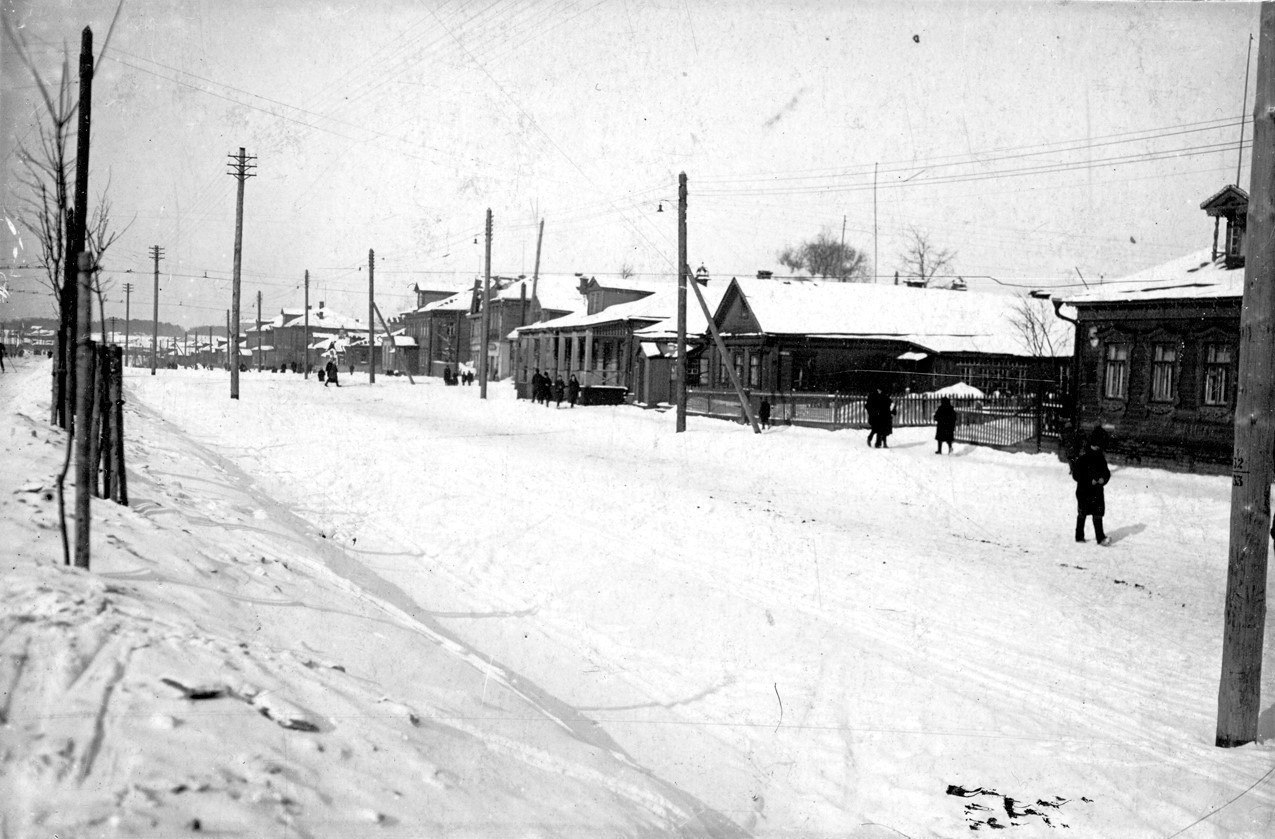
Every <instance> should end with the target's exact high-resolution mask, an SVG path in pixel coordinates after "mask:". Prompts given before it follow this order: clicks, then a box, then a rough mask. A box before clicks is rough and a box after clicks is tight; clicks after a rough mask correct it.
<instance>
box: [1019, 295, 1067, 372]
mask: <svg viewBox="0 0 1275 839" xmlns="http://www.w3.org/2000/svg"><path fill="white" fill-rule="evenodd" d="M1011 322H1012V323H1013V325H1014V330H1015V332H1017V333H1018V337H1019V340H1020V341H1021V342H1022V345H1023V349H1025V350H1027V352H1028V354H1029V355H1033V356H1037V357H1041V358H1054V357H1057V356H1060V355H1069V354H1070V353H1071V348H1070V347H1068V346H1067V332H1068V330H1067V324H1066V323H1065V322H1063V321H1061V320H1059V319H1058V317H1057V316H1056V315H1055V314H1054V309H1053V306H1051V305H1049V303H1048V301H1046V300H1036V299H1033V298H1029V297H1024V298H1022V299H1020V300H1019V301H1018V303H1017V304H1016V305H1015V306H1014V314H1013V315H1012V316H1011Z"/></svg>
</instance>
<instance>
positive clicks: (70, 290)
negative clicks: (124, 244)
mask: <svg viewBox="0 0 1275 839" xmlns="http://www.w3.org/2000/svg"><path fill="white" fill-rule="evenodd" d="M92 107H93V30H92V29H90V28H89V27H87V26H86V27H84V30H83V32H81V34H80V101H79V111H80V115H79V116H80V119H79V126H78V128H77V134H76V143H75V204H74V208H75V209H74V212H72V213H70V214H69V215H70V218H69V219H68V224H67V228H68V230H67V248H66V251H65V260H64V261H65V265H64V266H63V267H64V271H65V275H64V277H63V285H62V309H61V314H60V318H59V324H58V352H59V361H60V363H59V365H58V367H59V370H58V382H57V384H58V392H57V394H56V397H57V399H56V400H55V404H54V408H53V411H54V414H55V415H56V416H57V417H58V418H59V419H60V423H59V424H60V425H61V427H62V428H65V429H67V430H68V431H69V430H70V429H71V427H72V417H73V416H74V415H75V414H76V412H77V411H78V409H79V406H78V403H77V401H76V399H75V395H76V376H77V375H78V374H77V368H78V367H79V366H80V365H79V362H78V360H77V358H76V353H77V352H78V349H79V345H80V342H81V341H82V340H83V341H87V340H89V331H91V330H92V321H93V318H92V312H91V311H90V313H89V315H88V326H87V329H88V330H89V331H86V332H85V333H84V334H83V335H80V334H77V332H78V330H79V329H80V328H81V327H82V326H83V320H84V317H85V316H84V314H83V313H82V312H80V311H79V310H80V309H81V308H82V307H85V306H89V307H91V306H92V302H91V301H90V300H87V299H83V298H82V297H81V296H80V294H79V291H78V289H79V279H80V276H79V271H78V265H79V254H80V253H82V252H83V251H84V249H85V238H86V236H85V228H86V226H87V224H88V205H89V135H90V130H89V128H90V124H91V120H90V115H91V113H92ZM86 456H87V455H86ZM87 503H88V502H87V501H86V502H85V504H86V505H87ZM85 510H86V511H87V507H85ZM87 526H88V525H87V524H85V527H86V528H87ZM84 538H85V540H86V542H87V539H88V531H87V530H85V531H84ZM78 550H79V549H78V548H77V558H76V563H77V564H79V557H78ZM87 566H88V545H87V544H85V545H84V567H87Z"/></svg>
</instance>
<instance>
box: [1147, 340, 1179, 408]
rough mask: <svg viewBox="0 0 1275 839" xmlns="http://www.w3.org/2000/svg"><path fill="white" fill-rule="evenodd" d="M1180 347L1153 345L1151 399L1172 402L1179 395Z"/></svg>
mask: <svg viewBox="0 0 1275 839" xmlns="http://www.w3.org/2000/svg"><path fill="white" fill-rule="evenodd" d="M1177 368H1178V347H1177V345H1176V344H1152V345H1151V401H1152V402H1172V401H1173V398H1174V397H1175V396H1177Z"/></svg>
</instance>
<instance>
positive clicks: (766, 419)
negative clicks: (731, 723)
mask: <svg viewBox="0 0 1275 839" xmlns="http://www.w3.org/2000/svg"><path fill="white" fill-rule="evenodd" d="M757 422H758V424H759V425H761V427H762V428H770V400H769V399H763V400H762V401H761V404H760V405H759V406H757Z"/></svg>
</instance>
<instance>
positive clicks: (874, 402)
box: [863, 387, 890, 448]
mask: <svg viewBox="0 0 1275 839" xmlns="http://www.w3.org/2000/svg"><path fill="white" fill-rule="evenodd" d="M883 402H884V403H885V404H887V405H888V404H889V402H890V400H889V399H888V398H887V397H886V395H885V394H884V393H882V392H881V388H879V387H877V388H873V389H872V392H871V393H869V394H868V398H867V399H865V400H863V408H864V410H865V411H866V412H867V414H868V445H869V446H871V445H872V443H873V441H874V440H875V441H876V444H877V447H878V448H880V446H881V441H880V438H879V437H878V434H879V433H880V430H881V411H882V403H883Z"/></svg>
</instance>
